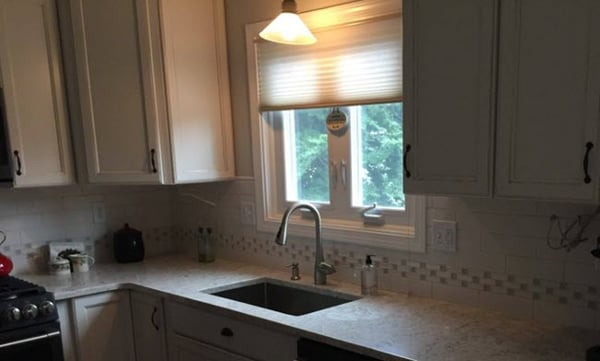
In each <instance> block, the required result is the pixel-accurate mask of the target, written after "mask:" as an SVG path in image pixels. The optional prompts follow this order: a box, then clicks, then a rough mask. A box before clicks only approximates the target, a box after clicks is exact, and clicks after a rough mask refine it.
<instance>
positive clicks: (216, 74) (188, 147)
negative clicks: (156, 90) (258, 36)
mask: <svg viewBox="0 0 600 361" xmlns="http://www.w3.org/2000/svg"><path fill="white" fill-rule="evenodd" d="M161 16H162V18H161V21H162V30H163V31H162V34H163V47H162V48H163V49H164V63H165V79H166V87H167V99H168V104H169V107H168V111H169V116H168V118H169V124H170V130H171V132H170V135H171V142H170V143H171V147H172V156H173V168H174V169H173V171H174V172H173V176H174V182H175V183H189V182H199V181H211V180H217V179H224V178H230V177H233V176H234V162H233V145H232V139H233V136H232V129H231V105H230V95H229V78H228V68H227V50H226V49H227V48H226V46H227V41H226V37H225V12H224V1H223V0H162V1H161Z"/></svg>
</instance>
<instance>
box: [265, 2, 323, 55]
mask: <svg viewBox="0 0 600 361" xmlns="http://www.w3.org/2000/svg"><path fill="white" fill-rule="evenodd" d="M258 36H260V37H261V38H263V39H265V40H268V41H272V42H275V43H281V44H288V45H310V44H314V43H316V42H317V39H316V38H315V36H314V35H313V34H312V33H311V32H310V30H309V29H308V28H307V27H306V25H305V24H304V22H302V19H300V17H299V16H298V10H297V6H296V1H295V0H283V1H282V2H281V14H279V15H278V16H277V17H276V18H275V20H273V21H271V23H270V24H269V25H267V27H266V28H264V29H263V31H261V32H260V34H258Z"/></svg>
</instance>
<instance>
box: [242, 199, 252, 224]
mask: <svg viewBox="0 0 600 361" xmlns="http://www.w3.org/2000/svg"><path fill="white" fill-rule="evenodd" d="M240 219H241V221H242V224H243V225H245V226H252V225H254V224H255V222H256V221H255V219H254V203H253V202H243V201H242V202H240Z"/></svg>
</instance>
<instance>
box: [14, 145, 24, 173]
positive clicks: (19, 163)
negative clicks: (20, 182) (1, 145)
mask: <svg viewBox="0 0 600 361" xmlns="http://www.w3.org/2000/svg"><path fill="white" fill-rule="evenodd" d="M13 154H14V155H15V158H17V172H16V173H17V175H21V174H23V172H22V171H21V157H20V156H19V151H18V150H15V151H14V152H13Z"/></svg>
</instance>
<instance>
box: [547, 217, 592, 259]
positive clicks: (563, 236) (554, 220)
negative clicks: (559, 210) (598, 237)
mask: <svg viewBox="0 0 600 361" xmlns="http://www.w3.org/2000/svg"><path fill="white" fill-rule="evenodd" d="M598 214H600V206H598V208H596V210H595V211H594V213H592V214H590V215H588V216H578V217H577V219H575V220H574V221H573V222H571V224H569V225H568V226H567V228H566V229H565V230H564V231H563V229H562V226H561V223H560V217H558V216H557V215H556V214H553V215H552V216H551V217H550V226H549V227H548V233H547V234H546V244H547V245H548V247H549V248H551V249H557V250H558V249H565V250H566V251H567V252H569V251H571V250H572V249H574V248H575V247H577V246H578V245H579V244H580V243H583V242H585V241H587V238H584V237H583V232H585V230H586V228H587V227H588V226H589V225H590V223H592V220H593V219H594V218H595V217H596V216H597V215H598ZM555 224H556V226H557V228H558V232H559V233H560V241H559V243H558V244H552V241H551V240H550V233H552V229H553V228H554V225H555ZM575 226H578V228H579V230H578V231H577V234H575V236H574V237H573V238H569V233H571V231H572V230H573V228H575Z"/></svg>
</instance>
